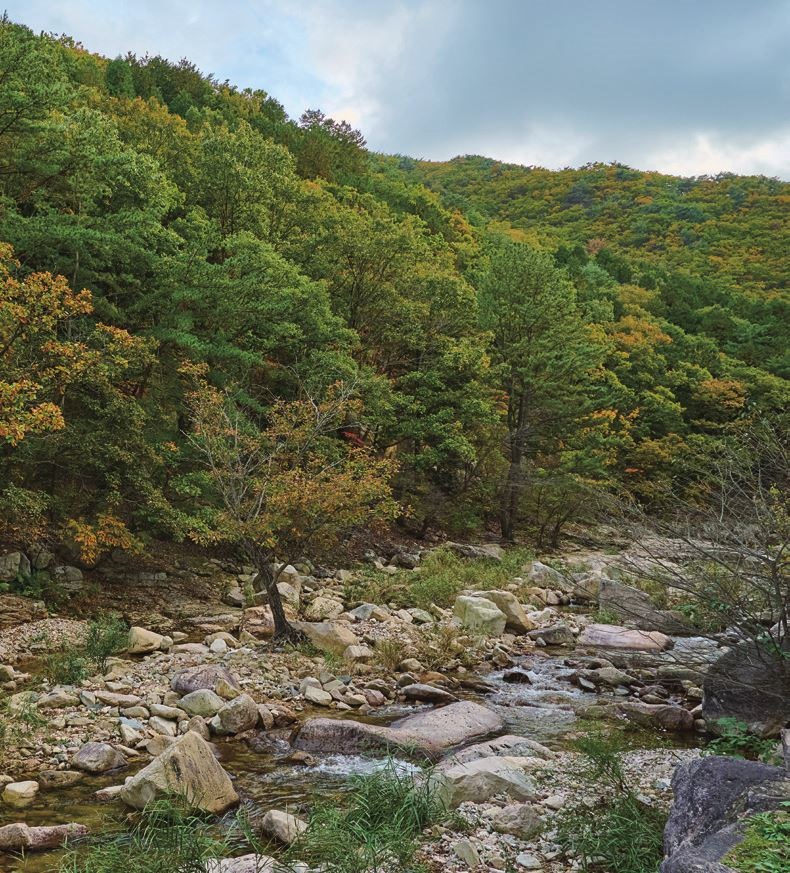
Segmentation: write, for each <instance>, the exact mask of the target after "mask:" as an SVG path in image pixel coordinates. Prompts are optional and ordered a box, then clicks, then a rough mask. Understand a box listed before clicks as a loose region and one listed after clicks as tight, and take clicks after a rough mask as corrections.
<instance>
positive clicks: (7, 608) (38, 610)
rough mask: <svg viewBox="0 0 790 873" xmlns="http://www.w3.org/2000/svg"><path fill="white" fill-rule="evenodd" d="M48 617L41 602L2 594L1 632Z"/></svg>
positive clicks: (0, 601) (0, 595) (0, 598)
mask: <svg viewBox="0 0 790 873" xmlns="http://www.w3.org/2000/svg"><path fill="white" fill-rule="evenodd" d="M46 617H47V609H46V607H45V606H44V604H43V603H42V602H41V601H40V600H31V599H30V598H29V597H18V596H17V595H16V594H0V630H5V629H6V628H9V627H16V626H17V625H20V624H28V623H29V622H31V621H40V620H41V619H43V618H46Z"/></svg>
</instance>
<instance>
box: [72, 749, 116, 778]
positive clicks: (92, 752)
mask: <svg viewBox="0 0 790 873" xmlns="http://www.w3.org/2000/svg"><path fill="white" fill-rule="evenodd" d="M71 766H72V767H76V768H77V770H82V771H83V772H84V773H108V772H109V771H110V770H119V769H120V768H121V767H125V766H126V758H124V756H123V755H122V754H121V753H120V752H119V751H118V750H117V749H116V748H114V747H113V746H111V745H109V743H85V745H84V746H83V747H82V748H81V749H80V750H79V751H78V752H77V753H76V754H75V755H74V757H73V758H72V759H71Z"/></svg>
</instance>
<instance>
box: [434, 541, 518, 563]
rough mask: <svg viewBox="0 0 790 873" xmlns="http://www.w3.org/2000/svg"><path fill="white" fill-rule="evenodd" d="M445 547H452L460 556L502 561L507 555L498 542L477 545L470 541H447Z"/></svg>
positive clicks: (451, 549)
mask: <svg viewBox="0 0 790 873" xmlns="http://www.w3.org/2000/svg"><path fill="white" fill-rule="evenodd" d="M443 548H446V549H450V551H452V552H455V554H456V555H458V556H459V557H460V558H475V559H481V558H488V559H490V560H492V561H501V560H502V558H504V557H505V550H504V549H503V548H502V546H500V545H498V544H497V543H483V544H482V545H476V546H473V545H471V544H469V543H445V544H444V547H443Z"/></svg>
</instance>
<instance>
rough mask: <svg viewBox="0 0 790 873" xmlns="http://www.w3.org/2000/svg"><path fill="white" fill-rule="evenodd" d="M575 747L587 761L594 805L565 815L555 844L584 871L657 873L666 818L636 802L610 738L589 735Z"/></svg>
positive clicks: (561, 818)
mask: <svg viewBox="0 0 790 873" xmlns="http://www.w3.org/2000/svg"><path fill="white" fill-rule="evenodd" d="M576 747H577V749H578V750H579V751H580V752H582V754H583V755H584V756H585V758H586V761H587V766H586V769H585V772H584V778H585V780H586V781H587V782H588V784H589V785H590V787H591V789H592V791H591V794H593V795H595V796H597V797H598V801H597V804H596V806H595V807H593V808H590V807H589V806H587V805H586V804H578V805H575V806H572V807H570V808H569V809H567V810H566V811H564V813H563V814H562V816H561V817H560V819H559V825H558V841H559V843H560V844H561V845H562V846H563V848H564V849H565V850H566V852H568V853H570V854H573V855H577V856H578V857H579V858H580V861H581V869H582V870H584V871H598V870H600V871H614V870H616V871H617V873H656V871H657V870H658V866H659V864H660V862H661V858H662V855H663V833H664V825H665V824H666V815H665V814H664V813H663V812H662V811H661V810H658V809H656V808H655V807H652V806H648V805H647V804H644V803H642V802H641V801H640V800H639V799H638V798H637V796H636V794H635V793H634V791H633V789H632V788H631V787H630V785H629V784H628V782H627V780H626V778H625V773H624V771H623V765H622V759H621V752H620V750H619V749H618V747H617V746H616V744H615V742H614V741H613V740H612V738H611V737H607V736H603V735H594V734H591V735H589V736H587V737H584V738H583V739H581V740H579V741H578V742H577V744H576Z"/></svg>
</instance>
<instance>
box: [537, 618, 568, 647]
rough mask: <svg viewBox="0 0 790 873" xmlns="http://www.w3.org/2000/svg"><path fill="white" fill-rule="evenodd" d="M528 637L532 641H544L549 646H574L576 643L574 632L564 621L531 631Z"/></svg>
mask: <svg viewBox="0 0 790 873" xmlns="http://www.w3.org/2000/svg"><path fill="white" fill-rule="evenodd" d="M528 636H529V638H530V639H531V640H543V642H544V643H545V644H546V645H547V646H572V645H574V644H575V642H576V637H575V636H574V635H573V631H572V630H571V629H570V628H569V627H568V625H567V624H565V623H564V622H562V621H560V622H557V624H552V625H549V627H542V628H539V629H537V630H533V631H530V632H529V634H528Z"/></svg>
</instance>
